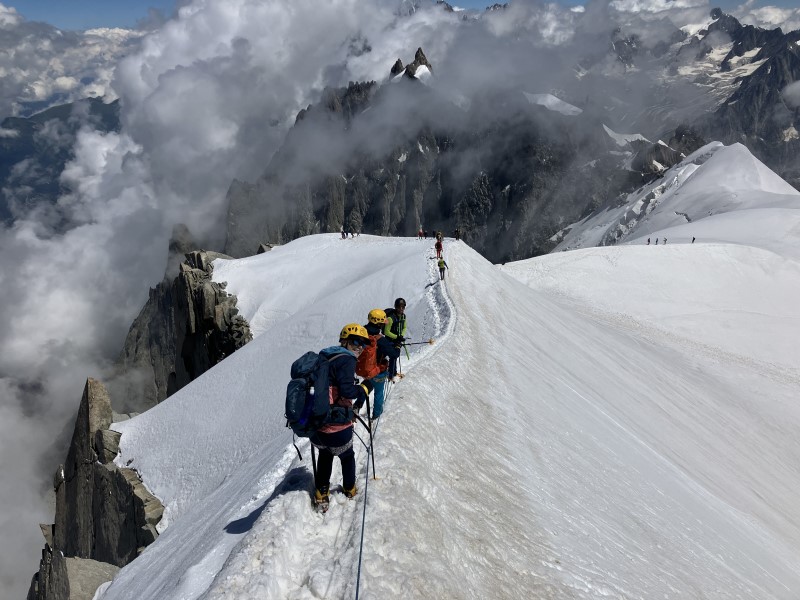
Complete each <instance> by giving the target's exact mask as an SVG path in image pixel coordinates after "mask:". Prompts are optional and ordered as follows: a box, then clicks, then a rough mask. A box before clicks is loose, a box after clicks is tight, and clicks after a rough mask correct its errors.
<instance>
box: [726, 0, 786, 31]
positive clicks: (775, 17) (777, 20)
mask: <svg viewBox="0 0 800 600" xmlns="http://www.w3.org/2000/svg"><path fill="white" fill-rule="evenodd" d="M731 14H732V15H733V16H734V17H736V18H737V19H739V21H741V22H742V23H745V24H749V25H755V26H757V27H763V28H764V29H775V28H776V27H780V28H781V29H782V30H783V31H784V33H786V32H789V31H794V30H796V29H800V8H780V7H777V6H757V5H756V2H755V0H749V1H748V2H745V3H744V4H742V5H741V6H739V7H737V8H736V9H735V10H733V11H732V12H731Z"/></svg>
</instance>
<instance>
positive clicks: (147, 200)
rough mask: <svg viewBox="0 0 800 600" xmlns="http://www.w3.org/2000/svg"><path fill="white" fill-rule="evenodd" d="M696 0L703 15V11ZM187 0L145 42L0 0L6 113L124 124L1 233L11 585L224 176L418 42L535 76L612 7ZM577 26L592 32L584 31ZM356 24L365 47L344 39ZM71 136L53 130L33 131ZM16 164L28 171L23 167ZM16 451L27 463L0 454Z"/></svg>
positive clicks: (237, 172)
mask: <svg viewBox="0 0 800 600" xmlns="http://www.w3.org/2000/svg"><path fill="white" fill-rule="evenodd" d="M658 2H659V0H651V2H649V3H648V4H658ZM37 4H38V3H37ZM62 4H65V3H64V2H62V3H59V5H62ZM631 4H633V0H632V2H631ZM700 4H701V6H700V7H699V8H697V9H696V10H695V11H694V12H697V13H698V14H699V15H700V19H701V20H702V19H704V18H707V17H706V15H707V13H708V10H707V9H708V7H707V6H705V5H703V2H702V0H701V1H700ZM194 5H195V8H196V9H197V10H193V11H185V13H184V14H183V15H182V16H181V18H180V19H177V20H174V21H169V22H168V23H165V24H162V25H161V26H160V27H159V28H158V29H157V30H156V31H154V32H153V33H151V34H150V35H148V36H147V37H145V38H142V37H141V35H139V36H138V37H136V36H133V37H131V36H127V35H122V36H120V35H117V34H114V35H111V36H107V35H98V34H93V35H91V36H71V35H70V36H67V35H64V36H62V35H59V34H58V32H55V31H53V30H50V29H48V28H46V27H42V26H38V25H33V24H31V23H30V22H28V21H25V20H24V19H22V18H21V17H20V16H19V14H17V13H16V11H13V10H12V9H10V8H9V6H18V7H20V10H23V8H21V5H15V4H9V3H7V2H0V28H2V33H3V35H2V38H3V40H4V43H7V44H9V47H10V48H11V50H12V51H10V52H0V72H3V73H4V76H3V81H2V84H3V85H2V86H0V107H2V114H3V115H4V116H5V115H8V114H12V113H13V111H14V106H15V103H19V100H20V99H23V100H26V101H46V100H47V99H48V98H50V97H51V96H52V94H53V93H54V92H62V91H63V92H64V93H65V94H67V96H66V97H68V98H76V97H86V96H87V95H99V96H102V95H103V94H106V96H105V97H106V99H107V100H111V99H113V98H115V97H118V98H120V100H121V102H122V105H123V107H124V108H123V111H122V120H123V124H122V130H121V131H120V132H112V133H109V134H101V133H99V132H97V131H93V130H91V129H86V130H83V131H82V132H81V133H80V135H78V137H77V138H76V139H75V140H71V141H70V142H71V143H72V142H74V147H73V150H74V153H75V158H74V160H72V161H71V162H70V163H69V164H68V165H67V168H66V169H65V171H64V172H63V173H62V175H61V178H60V182H61V183H62V184H63V195H62V196H61V198H60V199H59V202H58V204H57V205H55V206H36V207H34V208H33V209H32V210H30V212H24V213H22V214H20V215H19V218H18V219H17V221H16V222H15V224H14V226H13V227H7V228H6V227H4V228H2V229H0V281H2V284H3V286H4V287H8V288H9V289H14V290H15V293H16V294H17V303H18V304H19V305H20V306H25V307H26V311H25V312H24V313H19V312H18V311H6V312H5V313H3V315H1V316H0V346H2V347H3V349H4V351H3V352H2V353H0V398H2V401H3V404H2V405H1V406H0V416H2V418H0V428H2V431H1V432H0V504H1V505H2V506H3V510H2V513H3V515H4V516H5V519H4V520H3V521H2V523H0V525H2V528H3V531H2V535H0V540H2V544H3V548H2V549H0V556H2V557H3V559H4V560H7V561H13V562H3V563H2V564H1V565H0V566H2V571H0V581H2V583H3V584H6V583H7V582H8V581H9V580H13V581H14V582H15V585H17V586H22V585H27V582H28V574H29V573H30V572H32V571H33V568H34V566H35V563H36V559H37V556H38V555H39V549H40V547H41V543H42V539H41V534H40V532H39V530H38V527H37V526H36V524H37V523H39V522H43V523H44V522H49V520H50V519H52V514H51V510H50V507H49V506H48V505H47V504H46V502H45V500H44V498H45V493H46V491H47V490H48V489H49V488H50V487H51V485H52V484H51V482H52V473H53V471H54V469H55V466H56V464H57V463H58V461H59V460H62V459H63V455H62V454H61V452H62V451H63V450H64V448H63V446H59V444H66V443H67V441H68V439H69V437H68V436H69V433H70V432H71V425H72V422H73V421H74V417H75V410H76V408H77V405H78V402H79V399H80V396H81V392H82V390H83V385H84V382H85V379H86V377H88V376H92V377H101V378H102V377H103V376H104V374H106V373H107V372H108V368H109V364H110V362H111V361H113V359H114V358H115V357H116V356H117V354H118V352H119V349H120V347H121V345H122V342H123V340H124V338H125V335H126V333H127V331H128V327H129V326H130V324H131V322H132V320H133V318H135V316H136V315H137V314H138V312H139V311H140V310H141V308H142V306H143V304H144V303H145V301H146V300H147V297H148V289H149V287H151V286H154V285H156V284H157V283H158V282H159V281H161V279H162V278H163V277H164V273H165V268H166V265H167V252H168V251H167V248H168V243H169V239H170V235H171V233H172V227H173V226H174V225H176V224H178V223H185V224H186V225H187V226H188V227H189V228H190V229H191V231H192V233H193V234H195V235H196V236H197V238H198V239H200V240H202V242H201V244H202V245H203V246H205V247H217V248H218V247H220V245H221V242H222V238H224V236H225V227H224V222H225V210H226V203H225V198H226V192H227V190H228V188H229V186H230V183H231V181H232V179H233V178H240V179H243V180H248V181H253V180H254V179H255V178H256V177H257V176H258V174H259V173H260V172H261V171H262V170H263V168H264V167H265V163H266V160H267V157H269V156H271V154H272V153H273V152H274V151H275V150H276V149H277V148H278V147H279V146H280V145H281V143H282V142H283V140H284V136H285V133H286V131H287V129H288V128H289V127H290V126H291V124H292V123H293V122H294V118H295V117H296V115H297V112H298V110H299V109H300V108H301V107H305V106H308V104H310V103H313V102H316V101H317V100H318V98H319V95H320V93H321V90H322V89H323V88H324V87H325V86H326V85H346V82H347V81H350V80H352V81H357V80H358V81H363V80H369V79H374V80H382V79H383V78H384V77H386V75H387V73H388V69H389V68H390V66H391V64H392V63H393V62H394V60H395V59H396V58H397V57H401V58H402V59H403V61H404V62H405V63H408V62H409V61H410V60H411V59H412V58H413V53H414V50H415V49H416V48H417V47H420V46H421V47H423V48H424V49H425V51H426V53H427V55H428V57H429V59H430V60H431V61H432V63H433V64H434V68H435V69H439V73H440V74H442V80H445V79H446V78H447V77H448V75H449V77H450V83H452V84H454V85H463V86H464V87H465V89H468V90H469V91H470V92H473V91H480V90H481V89H486V87H487V85H494V84H496V83H497V82H498V81H501V80H502V79H503V78H506V79H512V80H513V79H514V78H515V77H522V76H523V75H524V76H525V77H526V80H530V81H536V82H541V81H543V79H542V77H543V76H544V75H547V74H549V73H550V72H551V71H553V68H552V64H553V63H549V62H547V58H548V57H553V56H555V55H557V54H558V55H564V56H565V57H566V59H569V57H570V55H569V52H575V51H576V48H575V47H574V46H572V47H571V48H569V49H568V50H567V51H565V52H562V51H561V48H562V46H559V44H561V45H563V44H567V45H569V44H570V43H575V44H578V45H581V47H580V48H579V49H580V50H586V48H588V47H590V46H589V45H586V46H583V44H591V43H592V42H591V40H592V39H593V38H592V37H591V36H584V35H582V34H581V31H583V32H586V29H585V28H586V27H587V23H586V21H590V23H588V25H589V26H594V25H597V26H598V27H599V26H600V25H608V22H607V21H606V20H605V19H606V17H607V14H606V13H605V12H603V11H598V14H593V15H591V19H584V20H582V21H580V20H578V19H579V15H576V14H575V13H571V12H569V11H559V10H554V9H552V8H551V7H541V6H539V5H535V4H534V3H532V2H524V3H520V4H519V5H518V6H517V8H515V9H514V11H512V12H511V13H508V14H498V15H495V16H493V17H491V18H489V19H487V20H486V21H485V22H481V23H479V24H469V23H468V24H464V23H463V22H462V21H461V20H460V19H457V18H452V15H451V16H448V15H446V14H444V11H427V12H420V13H418V14H415V15H414V16H412V17H409V18H403V19H398V18H397V17H396V15H395V14H394V13H393V11H392V10H387V9H386V5H385V4H384V3H379V2H373V1H368V0H336V1H330V2H326V3H320V2H319V1H318V0H295V1H293V2H292V4H291V6H292V10H291V11H287V10H286V3H285V2H283V1H278V0H225V1H217V2H211V1H203V2H201V1H199V0H198V1H196V2H195V3H194ZM95 12H98V13H99V12H100V10H99V9H96V10H95ZM141 14H142V16H145V15H146V10H145V6H144V5H142V11H141ZM23 15H24V12H23ZM103 24H104V25H106V26H112V25H116V24H117V23H112V22H106V23H103ZM576 24H577V25H580V26H581V27H583V28H584V29H583V30H578V34H577V35H576V27H575V25H576ZM265 31H268V32H269V33H270V35H264V32H265ZM520 31H523V32H524V35H517V33H519V32H520ZM589 33H591V31H589ZM356 34H359V35H363V36H364V37H366V38H367V39H368V40H369V42H370V44H371V45H372V48H373V51H372V52H371V53H366V54H362V53H358V52H351V51H350V50H351V49H352V45H351V44H350V43H347V42H350V41H351V40H352V39H353V36H354V35H356ZM520 40H523V42H522V43H520ZM587 40H588V41H587ZM287 47H291V48H292V50H293V51H292V52H286V51H285V49H286V48H287ZM604 47H607V44H605V45H604ZM533 49H536V51H535V52H534V51H532V50H533ZM554 49H558V51H555V50H554ZM465 56H467V57H468V60H462V59H463V57H465ZM531 57H534V59H532V58H531ZM87 59H88V60H89V63H90V64H89V65H87V64H86V63H87ZM543 63H546V64H543ZM573 64H574V63H573ZM440 65H441V67H440ZM476 74H477V75H476ZM85 80H86V81H88V82H89V83H84V81H85ZM544 80H546V78H545V79H544ZM548 87H549V86H548ZM242 90H247V93H242ZM531 91H533V92H537V91H546V90H531ZM265 115H266V116H268V117H269V118H265ZM198 123H202V124H203V126H202V127H198ZM0 135H2V136H13V135H14V132H13V131H8V130H0ZM62 137H63V136H62V135H61V132H59V131H57V130H50V129H48V128H45V129H43V131H42V132H41V136H40V138H39V140H38V141H40V142H42V143H46V144H52V143H55V142H58V141H59V140H61V139H62ZM18 168H19V169H21V170H24V169H28V168H30V169H31V170H32V171H33V172H32V173H31V176H36V172H35V168H33V167H31V165H26V164H22V165H18ZM131 257H135V260H132V259H131ZM65 432H66V433H65ZM65 438H66V440H65ZM53 440H57V441H56V443H54V442H53ZM20 448H23V449H25V450H24V451H20ZM10 456H15V457H18V458H15V460H13V461H11V460H8V459H7V458H6V460H5V461H4V460H3V458H4V457H10ZM8 482H12V483H8ZM6 548H14V549H15V551H14V552H13V553H12V552H8V551H6V550H5V549H6ZM9 557H10V558H9Z"/></svg>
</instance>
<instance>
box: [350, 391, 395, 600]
mask: <svg viewBox="0 0 800 600" xmlns="http://www.w3.org/2000/svg"><path fill="white" fill-rule="evenodd" d="M393 391H394V385H392V387H391V388H389V389H388V390H387V391H386V395H385V396H384V399H383V404H384V408H385V407H386V406H388V404H389V398H390V396H391V395H392V392H393ZM379 425H380V420H379V421H377V422H376V423H375V424H374V428H375V430H374V431H373V432H372V436H371V440H370V443H369V445H367V443H366V442H365V441H364V440H363V439H362V438H361V436H360V435H358V432H357V431H356V430H355V428H354V429H353V433H354V434H355V436H356V437H357V438H358V440H359V441H360V442H361V444H362V445H363V446H364V448H366V450H367V469H366V478H365V479H364V511H363V513H362V515H361V542H360V543H359V547H358V573H357V574H356V600H358V594H359V591H360V588H361V563H362V560H363V557H364V531H365V529H366V523H367V489H368V488H369V460H370V455H371V454H372V452H373V450H372V445H373V444H374V443H375V434H376V433H377V431H378V426H379ZM372 475H373V476H375V467H374V463H373V468H372Z"/></svg>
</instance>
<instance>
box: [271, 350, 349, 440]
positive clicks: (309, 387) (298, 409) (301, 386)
mask: <svg viewBox="0 0 800 600" xmlns="http://www.w3.org/2000/svg"><path fill="white" fill-rule="evenodd" d="M340 356H344V355H343V354H334V355H332V356H329V355H325V354H317V353H316V352H306V353H305V354H303V356H301V357H300V358H298V359H297V360H296V361H294V362H293V363H292V369H291V375H292V380H291V381H290V382H289V385H288V386H287V387H286V426H287V427H291V428H292V431H293V432H294V433H295V434H296V435H297V436H298V437H311V436H312V435H313V434H314V433H315V432H316V431H317V430H318V429H319V428H320V427H322V426H323V425H327V424H329V423H349V422H350V421H352V420H353V409H348V408H344V407H341V406H332V405H331V403H330V396H329V391H328V390H329V387H330V385H331V383H330V363H331V361H333V360H336V359H337V358H339V357H340Z"/></svg>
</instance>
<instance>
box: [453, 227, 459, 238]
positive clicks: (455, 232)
mask: <svg viewBox="0 0 800 600" xmlns="http://www.w3.org/2000/svg"><path fill="white" fill-rule="evenodd" d="M453 237H454V238H456V241H458V240H460V239H461V230H460V229H459V228H458V227H456V230H455V231H454V232H453Z"/></svg>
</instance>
